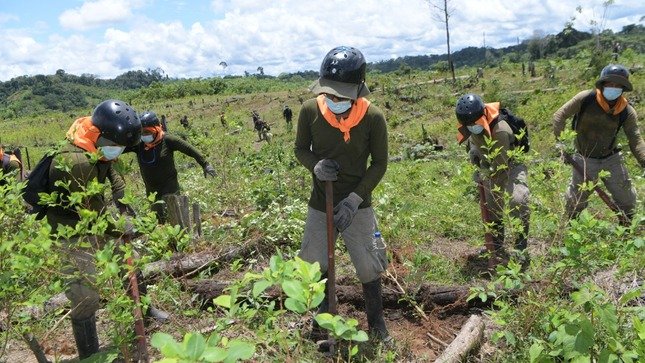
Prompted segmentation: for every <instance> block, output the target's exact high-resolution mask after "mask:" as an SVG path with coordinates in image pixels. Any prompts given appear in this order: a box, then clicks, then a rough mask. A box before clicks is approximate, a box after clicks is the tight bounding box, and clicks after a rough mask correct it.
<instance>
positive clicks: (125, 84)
mask: <svg viewBox="0 0 645 363" xmlns="http://www.w3.org/2000/svg"><path fill="white" fill-rule="evenodd" d="M616 41H620V42H621V45H622V48H623V49H625V50H626V49H632V50H633V51H634V52H636V53H642V52H644V51H645V27H644V26H643V25H640V24H639V25H635V24H632V25H628V26H625V27H623V29H622V30H621V31H620V32H618V33H613V32H612V31H610V30H608V31H605V32H603V33H601V36H600V37H599V45H600V46H601V48H602V49H605V50H607V49H611V47H612V45H613V44H614V42H616ZM597 45H598V44H597V39H596V37H593V35H592V34H591V33H586V32H580V31H578V30H576V29H573V28H565V29H564V30H562V31H561V32H560V33H558V34H556V35H547V36H543V37H539V36H535V37H533V38H531V39H529V40H525V41H523V42H521V43H519V44H517V45H515V46H511V47H506V48H499V49H494V48H484V47H468V48H464V49H461V50H459V51H457V52H454V53H453V61H454V64H455V67H457V68H458V67H462V66H482V67H492V66H495V65H497V64H499V63H500V62H502V61H510V62H525V61H530V60H538V59H542V58H550V57H561V58H571V57H575V56H576V55H578V54H580V53H581V52H582V51H590V50H592V49H594V48H595V47H596V46H597ZM447 59H448V57H447V55H446V54H442V55H419V56H406V57H400V58H396V59H391V60H387V61H381V62H377V63H370V64H369V66H368V69H369V71H379V72H382V73H387V72H392V71H397V70H405V69H422V70H429V69H434V70H437V71H445V70H447V69H448V62H447ZM240 77H241V76H240ZM240 77H233V78H240ZM244 77H253V78H258V79H259V78H273V77H272V76H268V75H264V74H262V73H260V74H252V75H250V74H245V76H244ZM315 77H317V72H316V71H302V72H297V73H290V74H282V75H280V76H278V78H280V79H283V80H285V81H289V80H294V79H295V80H302V79H315ZM177 81H181V80H178V79H173V78H171V77H169V76H168V75H166V74H165V73H164V71H163V70H161V69H154V70H151V69H148V70H136V71H129V72H126V73H124V74H122V75H119V76H117V77H116V78H114V79H100V78H98V77H96V76H95V75H92V74H82V75H80V76H77V75H73V74H68V73H67V72H65V70H63V69H59V70H57V71H56V73H55V74H53V75H35V76H20V77H16V78H13V79H11V80H9V81H6V82H0V119H11V118H14V117H18V116H25V115H30V114H36V113H39V112H44V111H47V110H57V111H63V112H67V111H71V110H77V109H82V108H88V107H91V105H94V104H96V103H97V102H100V101H101V100H103V99H106V98H110V97H122V98H127V95H128V94H132V91H136V90H139V89H142V88H147V87H149V86H151V85H153V84H162V83H169V82H177ZM184 81H185V80H184ZM189 82H192V81H189ZM191 87H192V88H191V91H190V92H188V93H186V92H187V91H186V92H184V93H183V94H182V93H178V94H173V95H172V96H173V97H182V95H190V94H192V95H196V94H216V93H220V92H223V91H224V90H225V89H226V87H227V83H226V79H224V80H222V79H221V78H213V79H209V80H199V81H197V80H195V81H194V82H192V83H191ZM179 88H180V89H179V91H182V90H183V91H185V89H184V88H185V87H179Z"/></svg>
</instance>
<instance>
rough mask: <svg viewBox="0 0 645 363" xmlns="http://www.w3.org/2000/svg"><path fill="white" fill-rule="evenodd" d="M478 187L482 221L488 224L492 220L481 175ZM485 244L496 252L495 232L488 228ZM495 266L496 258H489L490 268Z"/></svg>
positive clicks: (489, 249) (478, 179)
mask: <svg viewBox="0 0 645 363" xmlns="http://www.w3.org/2000/svg"><path fill="white" fill-rule="evenodd" d="M477 189H478V190H479V210H480V211H481V215H482V221H483V222H484V225H488V223H489V222H490V216H489V214H488V207H487V205H486V189H485V188H484V182H483V181H482V178H481V177H480V176H478V177H477ZM484 246H486V250H488V252H489V253H490V254H493V253H494V252H495V246H494V242H493V234H492V233H491V232H490V231H489V230H486V232H485V233H484ZM494 267H495V259H494V258H489V259H488V268H494Z"/></svg>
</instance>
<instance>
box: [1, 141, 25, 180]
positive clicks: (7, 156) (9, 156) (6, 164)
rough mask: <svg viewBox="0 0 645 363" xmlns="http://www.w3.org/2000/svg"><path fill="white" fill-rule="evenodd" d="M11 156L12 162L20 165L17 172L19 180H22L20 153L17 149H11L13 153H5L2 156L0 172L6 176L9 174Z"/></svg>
mask: <svg viewBox="0 0 645 363" xmlns="http://www.w3.org/2000/svg"><path fill="white" fill-rule="evenodd" d="M12 156H13V158H14V160H18V164H19V165H20V170H19V172H18V178H19V180H23V177H24V175H23V168H22V153H21V152H20V149H19V148H15V149H13V151H5V152H4V154H3V155H2V171H3V172H4V173H5V174H7V173H8V172H9V164H11V159H12Z"/></svg>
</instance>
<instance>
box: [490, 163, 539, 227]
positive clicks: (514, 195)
mask: <svg viewBox="0 0 645 363" xmlns="http://www.w3.org/2000/svg"><path fill="white" fill-rule="evenodd" d="M484 188H485V190H486V205H487V206H488V211H489V213H490V218H491V220H494V221H499V220H501V219H502V218H503V216H504V214H503V212H504V204H505V203H504V202H505V201H504V199H505V194H506V195H508V196H509V197H510V200H509V207H510V215H511V217H513V218H519V219H520V220H521V221H522V223H523V224H524V225H525V226H526V225H528V222H529V217H530V210H529V197H530V194H531V193H530V192H529V187H528V182H527V171H526V166H525V165H523V164H520V165H515V166H513V167H512V168H511V169H510V170H509V171H508V181H507V182H506V185H505V186H504V190H503V191H499V192H496V191H491V182H490V180H486V181H485V182H484Z"/></svg>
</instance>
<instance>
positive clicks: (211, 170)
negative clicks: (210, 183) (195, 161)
mask: <svg viewBox="0 0 645 363" xmlns="http://www.w3.org/2000/svg"><path fill="white" fill-rule="evenodd" d="M215 175H217V173H215V169H214V168H213V167H212V166H211V164H206V166H204V178H208V177H209V176H212V177H213V178H214V177H215Z"/></svg>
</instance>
